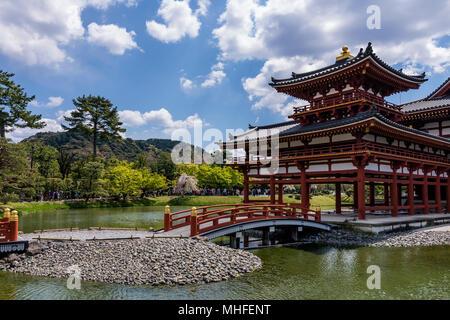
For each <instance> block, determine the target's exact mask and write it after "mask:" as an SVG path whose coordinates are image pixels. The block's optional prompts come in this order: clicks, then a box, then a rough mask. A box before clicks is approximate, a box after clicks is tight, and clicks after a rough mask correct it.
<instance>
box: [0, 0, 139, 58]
mask: <svg viewBox="0 0 450 320" xmlns="http://www.w3.org/2000/svg"><path fill="white" fill-rule="evenodd" d="M116 4H124V5H126V6H134V5H137V1H135V0H58V1H54V0H2V1H0V43H1V44H2V45H1V46H0V53H2V54H4V55H6V56H8V57H10V58H13V59H17V60H20V61H23V62H24V63H26V64H27V65H46V66H58V65H60V64H62V63H65V62H71V61H73V58H71V57H70V56H69V54H68V53H67V52H66V50H65V47H66V46H67V45H68V44H69V43H70V42H72V41H75V40H83V37H84V33H85V29H84V27H83V22H82V20H81V14H82V11H83V10H84V9H85V8H87V7H89V6H90V7H94V8H96V9H101V10H104V9H107V8H108V7H110V6H112V5H116Z"/></svg>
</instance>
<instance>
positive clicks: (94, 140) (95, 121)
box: [93, 119, 97, 159]
mask: <svg viewBox="0 0 450 320" xmlns="http://www.w3.org/2000/svg"><path fill="white" fill-rule="evenodd" d="M93 144H94V145H93V147H94V159H95V158H97V119H95V120H94V139H93Z"/></svg>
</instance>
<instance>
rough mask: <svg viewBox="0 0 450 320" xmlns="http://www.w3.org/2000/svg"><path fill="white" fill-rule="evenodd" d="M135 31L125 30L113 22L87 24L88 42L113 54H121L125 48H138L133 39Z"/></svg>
mask: <svg viewBox="0 0 450 320" xmlns="http://www.w3.org/2000/svg"><path fill="white" fill-rule="evenodd" d="M135 35H136V33H135V32H134V31H130V32H127V29H125V28H120V27H119V26H116V25H114V24H108V25H98V24H96V23H95V22H93V23H91V24H89V26H88V37H87V40H88V42H91V43H95V44H97V45H99V46H103V47H105V48H107V49H108V50H109V52H110V53H112V54H115V55H123V54H124V53H125V51H126V50H132V49H140V48H139V47H138V45H137V44H136V42H135V41H134V40H133V38H134V36H135Z"/></svg>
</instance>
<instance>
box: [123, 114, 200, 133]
mask: <svg viewBox="0 0 450 320" xmlns="http://www.w3.org/2000/svg"><path fill="white" fill-rule="evenodd" d="M119 117H120V121H122V122H123V124H124V126H125V127H136V126H143V125H152V126H154V127H158V128H160V129H162V132H163V133H164V134H166V135H170V134H171V133H172V132H173V131H174V130H176V129H183V128H184V129H190V128H193V127H194V125H198V124H204V123H203V121H202V120H201V119H200V118H199V116H198V114H194V115H191V116H189V117H187V118H186V119H185V120H174V119H173V117H172V114H171V113H170V112H169V111H168V110H167V109H165V108H161V109H159V110H152V111H148V112H145V113H141V112H140V111H134V110H123V111H119Z"/></svg>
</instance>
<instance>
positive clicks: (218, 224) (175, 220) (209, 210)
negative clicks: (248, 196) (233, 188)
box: [164, 203, 331, 239]
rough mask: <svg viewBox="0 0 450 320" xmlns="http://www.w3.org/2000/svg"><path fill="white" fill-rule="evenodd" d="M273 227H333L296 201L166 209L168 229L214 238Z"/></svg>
mask: <svg viewBox="0 0 450 320" xmlns="http://www.w3.org/2000/svg"><path fill="white" fill-rule="evenodd" d="M268 227H269V228H270V227H297V228H299V227H310V228H315V229H319V230H325V231H330V229H331V226H329V225H328V224H324V223H321V212H320V210H316V211H312V210H309V209H305V208H301V207H300V206H298V205H294V204H254V203H246V204H242V203H240V204H226V205H214V206H206V207H200V208H195V207H194V208H192V209H189V210H183V211H178V212H173V213H172V212H170V207H169V206H166V209H165V212H164V233H166V234H167V235H180V236H186V237H193V236H197V235H200V236H204V237H207V238H208V239H214V238H218V237H222V236H226V235H231V234H235V233H237V232H241V231H246V230H250V229H261V228H268Z"/></svg>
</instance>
